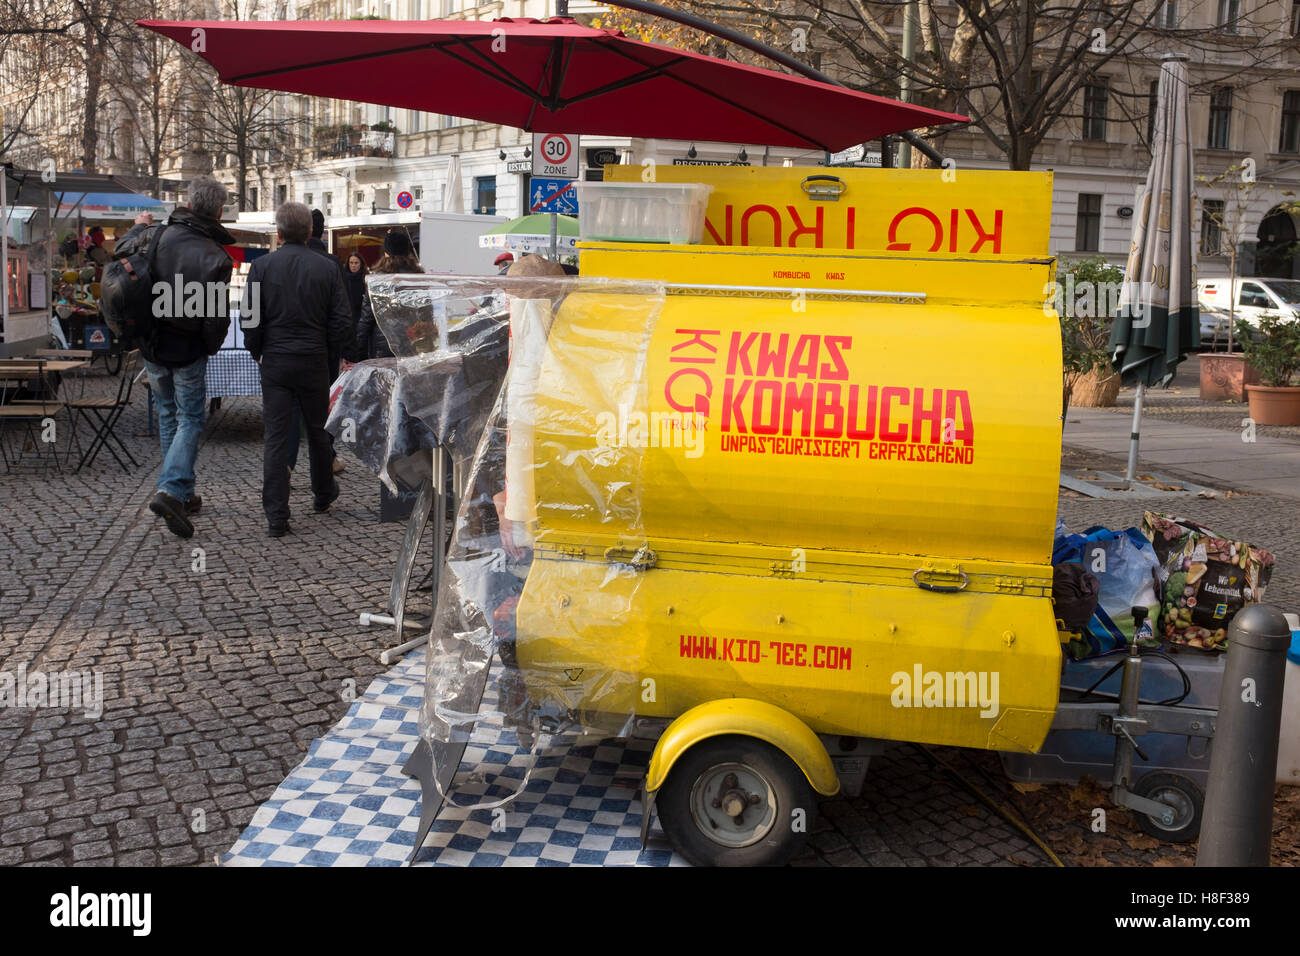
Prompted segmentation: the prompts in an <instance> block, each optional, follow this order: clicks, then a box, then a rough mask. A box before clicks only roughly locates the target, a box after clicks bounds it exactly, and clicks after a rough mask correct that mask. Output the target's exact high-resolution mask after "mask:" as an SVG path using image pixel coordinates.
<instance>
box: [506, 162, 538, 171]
mask: <svg viewBox="0 0 1300 956" xmlns="http://www.w3.org/2000/svg"><path fill="white" fill-rule="evenodd" d="M532 171H533V162H532V160H530V159H512V160H510V161H509V162H508V163H506V172H508V173H531V172H532Z"/></svg>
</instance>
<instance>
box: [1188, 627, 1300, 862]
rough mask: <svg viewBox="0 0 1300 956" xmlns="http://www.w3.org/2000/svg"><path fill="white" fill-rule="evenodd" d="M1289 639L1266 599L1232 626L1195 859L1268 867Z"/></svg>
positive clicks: (1288, 630)
mask: <svg viewBox="0 0 1300 956" xmlns="http://www.w3.org/2000/svg"><path fill="white" fill-rule="evenodd" d="M1290 644H1291V627H1290V625H1289V624H1287V620H1286V616H1285V615H1284V614H1283V613H1282V612H1281V611H1280V610H1278V609H1277V608H1275V607H1273V606H1271V605H1268V604H1252V605H1250V606H1248V607H1245V608H1243V609H1242V610H1240V611H1238V612H1237V615H1236V617H1234V618H1233V619H1232V626H1231V627H1229V628H1228V659H1227V660H1226V661H1225V662H1224V665H1223V686H1222V687H1221V688H1220V690H1219V719H1218V722H1217V724H1216V726H1215V731H1214V752H1213V754H1212V755H1211V757H1210V783H1209V787H1208V788H1207V790H1206V794H1205V815H1204V818H1203V820H1202V823H1201V840H1200V845H1199V846H1198V847H1197V851H1196V865H1197V866H1268V856H1269V848H1270V845H1271V842H1272V836H1273V785H1274V783H1275V781H1276V779H1277V750H1278V730H1279V728H1280V727H1281V724H1282V685H1283V683H1284V682H1285V679H1286V651H1287V648H1288V647H1289V646H1290Z"/></svg>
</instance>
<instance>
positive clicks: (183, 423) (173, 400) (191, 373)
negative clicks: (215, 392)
mask: <svg viewBox="0 0 1300 956" xmlns="http://www.w3.org/2000/svg"><path fill="white" fill-rule="evenodd" d="M145 366H146V367H147V368H148V369H149V387H150V389H152V390H153V397H154V401H156V402H157V403H158V438H159V440H160V443H161V445H162V456H163V464H162V472H161V473H160V474H159V475H158V490H159V491H165V492H166V493H167V494H169V495H171V496H172V497H173V498H175V499H176V500H177V501H182V502H183V501H188V500H189V499H191V498H193V497H194V459H195V458H196V457H197V456H198V453H199V435H200V434H201V433H202V432H203V421H204V413H205V405H206V403H207V371H208V358H207V356H206V355H205V356H203V357H202V358H200V359H198V360H197V361H195V362H191V363H190V364H189V365H182V366H181V367H180V368H168V367H167V366H165V365H155V364H154V363H153V362H145Z"/></svg>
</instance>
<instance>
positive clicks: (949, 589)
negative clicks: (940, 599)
mask: <svg viewBox="0 0 1300 956" xmlns="http://www.w3.org/2000/svg"><path fill="white" fill-rule="evenodd" d="M921 574H956V575H957V576H958V577H960V578H961V584H929V583H927V582H925V581H922V580H921V579H920V578H919V577H918V575H921ZM912 583H913V584H915V585H916V586H917V587H918V588H921V589H922V590H925V591H935V592H937V593H939V594H956V593H957V592H958V591H964V590H966V585H968V584H970V578H969V577H968V576H967V574H966V572H965V571H955V572H954V571H934V570H933V569H931V568H917V569H916V570H915V571H913V572H912Z"/></svg>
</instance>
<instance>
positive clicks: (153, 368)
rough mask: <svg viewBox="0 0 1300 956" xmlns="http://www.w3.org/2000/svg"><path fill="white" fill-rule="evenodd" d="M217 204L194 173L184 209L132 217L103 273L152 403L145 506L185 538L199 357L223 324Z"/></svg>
mask: <svg viewBox="0 0 1300 956" xmlns="http://www.w3.org/2000/svg"><path fill="white" fill-rule="evenodd" d="M225 204H226V187H225V186H223V185H222V184H221V183H219V182H218V181H217V180H215V179H213V178H212V177H211V176H198V177H196V178H195V179H193V180H191V181H190V187H189V207H188V208H187V207H185V206H178V207H177V208H176V209H175V210H174V211H173V212H172V214H171V216H170V217H169V218H168V220H167V222H166V224H165V225H164V224H161V223H159V224H152V223H151V219H152V217H149V218H147V219H146V218H145V217H143V216H142V217H141V218H138V219H137V220H136V225H135V226H133V227H132V229H131V231H130V232H128V233H127V234H126V235H125V236H124V237H123V238H122V239H121V240H120V241H119V242H118V244H117V246H116V248H115V249H114V252H113V257H114V260H115V261H114V262H113V263H111V264H110V265H109V267H108V269H106V270H105V283H106V286H107V288H106V291H105V301H106V305H107V304H108V303H109V302H112V303H113V305H112V306H111V307H110V308H106V310H105V312H106V314H109V316H110V318H112V315H111V312H114V311H116V312H118V313H119V314H120V319H119V321H122V320H124V321H122V324H124V325H125V326H126V328H127V330H128V331H127V338H128V342H127V344H128V345H129V346H130V347H134V348H139V349H140V354H141V355H142V356H143V357H144V360H145V367H146V368H147V369H148V372H149V387H150V389H151V390H152V391H153V396H154V400H155V401H156V402H157V403H158V437H159V440H160V443H161V447H162V457H163V464H162V471H161V472H160V473H159V475H158V490H157V492H156V493H155V494H154V496H153V497H152V498H151V499H150V500H149V510H150V511H152V512H153V513H154V514H156V515H158V516H159V517H161V518H162V519H163V520H164V521H165V522H166V523H167V528H168V530H170V531H171V532H172V533H173V534H175V535H179V536H180V537H182V538H188V537H190V536H192V535H193V534H194V525H193V523H192V522H191V521H190V517H191V516H192V515H195V514H198V512H199V508H200V507H201V505H202V501H201V499H200V497H199V496H198V495H197V494H196V493H195V491H194V459H195V457H196V456H197V455H198V451H199V435H200V433H201V432H202V431H203V421H204V404H205V402H206V399H207V367H208V356H209V355H213V354H215V353H216V351H217V350H218V349H219V348H221V343H222V342H223V341H224V340H225V337H226V333H227V332H228V331H229V329H230V311H229V300H228V295H229V292H228V288H229V282H230V273H231V270H232V267H233V264H234V263H233V261H232V260H231V258H230V256H229V255H228V254H227V253H226V250H225V249H223V248H222V247H223V246H228V245H233V244H234V242H235V239H234V237H233V236H231V235H230V233H229V232H227V231H226V229H225V227H223V226H222V225H221V223H220V221H219V220H220V218H221V210H222V207H224V206H225ZM164 290H165V291H164ZM178 306H180V307H179V308H178Z"/></svg>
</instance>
